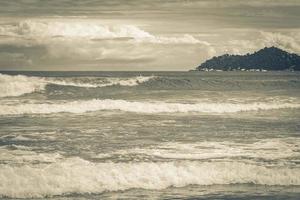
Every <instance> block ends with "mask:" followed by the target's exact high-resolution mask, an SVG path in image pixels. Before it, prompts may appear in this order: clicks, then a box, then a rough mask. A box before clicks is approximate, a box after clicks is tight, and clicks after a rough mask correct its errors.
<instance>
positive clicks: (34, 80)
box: [0, 74, 154, 97]
mask: <svg viewBox="0 0 300 200" xmlns="http://www.w3.org/2000/svg"><path fill="white" fill-rule="evenodd" d="M153 78H154V76H136V77H128V78H114V77H109V78H102V80H100V81H98V82H97V81H96V82H95V81H93V82H92V83H89V82H79V81H74V80H72V79H66V80H61V79H57V78H44V77H29V76H24V75H16V76H11V75H5V74H0V97H8V96H20V95H23V94H27V93H32V92H36V91H41V90H44V89H45V86H46V85H47V84H55V85H63V86H74V87H88V88H97V87H107V86H114V85H120V86H136V85H138V84H140V83H143V82H146V81H149V80H150V79H153Z"/></svg>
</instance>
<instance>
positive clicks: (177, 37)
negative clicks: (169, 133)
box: [0, 0, 300, 71]
mask: <svg viewBox="0 0 300 200" xmlns="http://www.w3.org/2000/svg"><path fill="white" fill-rule="evenodd" d="M299 22H300V1H299V0H248V1H245V0H164V1H163V0H161V1H159V0H48V1H45V0H1V1H0V70H111V71H113V70H122V71H127V70H136V71H139V70H155V71H157V70H189V69H192V68H195V67H196V66H197V65H199V64H200V63H201V62H203V61H205V60H206V59H208V58H211V57H213V56H217V55H221V54H224V53H230V54H244V53H247V52H254V51H256V50H258V49H260V48H262V47H264V46H277V47H280V48H283V49H285V50H287V51H289V52H294V53H300V23H299Z"/></svg>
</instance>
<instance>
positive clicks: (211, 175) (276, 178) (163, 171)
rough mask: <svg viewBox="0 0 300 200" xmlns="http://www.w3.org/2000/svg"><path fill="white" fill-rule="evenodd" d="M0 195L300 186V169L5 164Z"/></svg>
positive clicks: (181, 163)
mask: <svg viewBox="0 0 300 200" xmlns="http://www.w3.org/2000/svg"><path fill="white" fill-rule="evenodd" d="M0 178H1V184H0V196H2V197H12V198H30V197H45V196H54V195H66V194H72V193H81V194H84V193H102V192H105V191H120V190H127V189H131V188H140V189H165V188H167V187H171V186H173V187H184V186H187V185H191V184H196V185H214V184H246V183H251V184H259V185H300V169H299V168H289V167H285V166H281V167H264V166H258V165H253V164H246V163H242V162H199V161H178V162H155V163H154V162H140V163H111V162H110V163H92V162H89V161H87V160H83V159H81V158H69V159H65V160H62V161H58V162H54V163H51V164H37V165H27V166H18V165H15V166H13V165H2V166H1V167H0Z"/></svg>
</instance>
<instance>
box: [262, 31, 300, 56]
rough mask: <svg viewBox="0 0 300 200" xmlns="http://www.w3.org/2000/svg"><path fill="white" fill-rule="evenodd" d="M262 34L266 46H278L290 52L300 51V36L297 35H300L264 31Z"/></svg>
mask: <svg viewBox="0 0 300 200" xmlns="http://www.w3.org/2000/svg"><path fill="white" fill-rule="evenodd" d="M297 33H299V31H297ZM260 34H261V36H262V43H263V45H264V46H277V47H280V48H283V49H285V50H287V51H290V52H296V53H300V38H299V37H297V36H299V35H296V36H293V35H291V34H284V33H278V32H276V33H274V32H264V31H262V32H260Z"/></svg>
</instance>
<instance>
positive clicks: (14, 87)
mask: <svg viewBox="0 0 300 200" xmlns="http://www.w3.org/2000/svg"><path fill="white" fill-rule="evenodd" d="M46 84H47V83H45V82H43V81H42V80H41V79H40V78H37V77H28V76H23V75H17V76H10V75H5V74H0V97H7V96H20V95H23V94H26V93H32V92H35V91H39V90H43V89H44V88H45V86H46Z"/></svg>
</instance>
